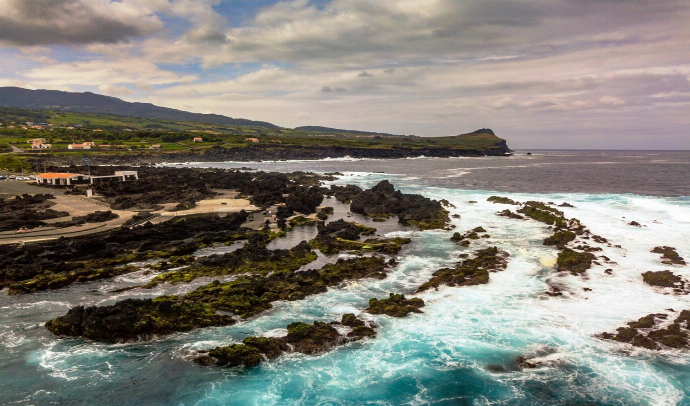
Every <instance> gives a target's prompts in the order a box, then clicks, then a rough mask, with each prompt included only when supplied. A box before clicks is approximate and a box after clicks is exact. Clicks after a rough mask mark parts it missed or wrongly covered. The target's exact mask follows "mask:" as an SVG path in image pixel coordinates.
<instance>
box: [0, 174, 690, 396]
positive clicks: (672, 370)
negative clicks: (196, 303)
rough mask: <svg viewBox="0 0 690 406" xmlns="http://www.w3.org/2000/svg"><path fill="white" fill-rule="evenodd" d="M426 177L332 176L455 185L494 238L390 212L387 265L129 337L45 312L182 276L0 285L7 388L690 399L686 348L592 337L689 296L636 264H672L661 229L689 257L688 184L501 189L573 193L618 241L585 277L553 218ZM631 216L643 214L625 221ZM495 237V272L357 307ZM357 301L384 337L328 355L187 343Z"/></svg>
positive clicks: (269, 330)
mask: <svg viewBox="0 0 690 406" xmlns="http://www.w3.org/2000/svg"><path fill="white" fill-rule="evenodd" d="M443 164H444V165H446V164H447V161H444V163H443ZM280 165H289V164H285V163H281V164H280ZM295 165H299V164H295ZM302 166H304V164H302ZM302 169H304V168H302ZM420 178H423V176H411V174H409V173H405V174H379V173H372V172H352V171H351V172H346V173H344V176H343V177H342V178H341V179H340V180H339V181H338V182H337V183H343V184H345V183H356V184H360V185H362V186H370V185H373V184H375V183H376V182H378V181H379V180H381V179H390V180H391V181H392V182H393V183H394V184H395V185H396V186H397V187H398V188H400V189H402V190H403V191H404V192H406V193H422V194H424V195H425V196H428V197H432V198H435V199H443V198H445V199H448V200H449V201H450V202H451V203H453V204H455V205H456V206H457V208H456V209H452V210H451V213H452V214H454V213H457V214H459V215H460V216H461V218H460V219H453V224H454V225H455V226H456V230H454V231H461V232H462V231H465V230H468V229H470V228H474V227H476V226H483V227H484V228H485V229H486V230H487V232H488V233H489V234H490V235H491V238H489V239H487V240H482V241H481V242H478V243H473V244H472V245H471V246H470V247H468V248H462V247H459V246H457V245H456V244H453V243H451V242H450V241H449V237H450V235H451V234H452V232H453V231H425V232H419V231H416V230H413V229H410V228H398V227H396V226H395V225H394V224H387V225H385V226H383V227H381V230H384V231H385V232H387V233H389V234H388V235H401V236H409V237H411V238H412V239H413V243H412V244H410V245H409V246H407V247H406V248H404V250H403V251H402V252H401V253H400V258H399V264H398V265H397V267H396V268H395V269H394V270H393V271H392V272H391V273H390V274H389V276H388V277H387V278H386V279H384V280H361V281H358V282H352V283H347V284H345V285H342V286H339V287H337V288H334V289H330V290H329V291H328V292H327V293H324V294H321V295H316V296H313V297H310V298H308V299H307V300H304V301H297V302H288V303H279V304H277V306H275V308H274V309H272V310H271V311H269V312H267V313H264V314H262V315H260V316H257V317H255V318H252V319H250V320H247V321H246V322H242V323H239V324H237V325H234V326H231V327H223V328H210V329H201V330H197V331H193V332H189V333H184V334H176V335H173V336H170V337H167V338H164V339H160V340H155V341H151V342H144V343H134V344H124V345H123V344H119V345H108V344H99V343H93V342H89V341H84V340H76V339H57V338H56V337H54V336H52V335H51V334H50V333H49V332H47V331H46V330H45V329H44V328H43V327H42V324H43V323H44V322H45V321H46V320H48V319H50V318H53V317H55V316H59V315H62V314H64V313H65V312H66V311H67V310H68V309H69V308H70V307H72V306H74V305H76V304H80V303H81V304H107V303H113V302H114V301H116V300H118V299H121V298H124V297H131V296H137V297H143V296H152V295H158V294H164V293H175V292H176V291H179V289H182V288H181V287H172V288H171V287H165V286H163V287H160V288H158V289H159V290H157V291H154V292H150V291H146V292H140V291H137V290H134V291H130V292H127V293H123V294H120V295H119V296H117V297H113V296H112V295H111V294H109V293H107V292H108V291H109V290H111V289H112V288H113V287H117V286H125V285H133V284H137V283H141V281H143V280H147V278H150V276H148V277H147V276H144V275H141V274H134V275H129V276H123V277H120V278H117V279H115V280H111V281H100V282H94V283H88V284H81V285H75V286H72V287H70V288H67V289H62V290H58V291H54V292H47V293H39V294H34V295H30V296H7V295H6V294H5V293H4V292H2V293H0V310H1V315H0V345H1V346H0V376H1V379H0V403H3V404H36V405H49V404H60V405H72V404H74V405H81V404H83V405H93V404H98V405H144V404H147V405H148V404H150V405H428V404H430V405H588V404H594V405H676V404H677V405H688V404H690V400H689V399H690V398H689V396H688V395H690V364H689V361H690V357H689V356H688V355H687V353H686V352H677V351H662V352H652V351H647V350H640V349H633V348H632V347H628V346H626V345H623V344H618V343H613V342H608V341H602V340H600V339H598V338H596V337H595V335H596V334H598V333H601V332H605V331H615V329H616V328H617V327H621V326H623V325H624V324H625V323H626V322H628V321H631V320H633V319H637V318H639V317H641V316H643V315H646V314H649V313H656V312H666V313H669V314H671V313H670V312H669V311H668V310H666V309H674V311H676V312H678V311H680V310H682V309H688V308H690V307H689V306H688V304H690V298H688V296H677V295H669V294H664V292H663V291H659V290H655V289H654V288H651V287H650V286H648V285H646V284H644V283H643V282H642V278H641V276H640V274H641V273H642V272H645V271H648V270H662V269H669V266H665V265H662V264H661V263H660V262H659V260H658V255H657V254H652V253H650V252H649V250H650V249H651V248H652V247H654V246H656V245H670V246H674V247H676V248H677V249H678V252H679V254H680V255H681V256H683V257H685V258H686V259H687V258H690V244H688V243H689V242H690V199H688V198H684V197H655V196H642V195H638V194H630V193H624V194H599V193H598V194H592V193H581V192H578V193H563V192H558V193H515V192H507V193H506V192H502V193H501V195H505V196H509V197H511V198H513V199H516V200H527V199H533V200H534V199H536V200H542V201H554V202H556V203H560V202H562V201H567V202H569V203H571V204H573V205H574V206H575V208H563V211H564V212H565V213H566V215H567V216H568V217H577V218H579V219H580V220H581V221H582V222H583V223H584V224H585V225H587V226H588V227H589V228H590V230H591V231H592V232H593V233H595V234H598V235H601V236H604V237H606V238H607V239H609V241H610V242H611V243H612V244H619V245H621V248H615V247H608V246H605V245H598V244H595V243H592V245H594V246H601V247H602V249H603V252H601V253H600V254H602V255H606V256H608V257H609V258H610V259H611V260H612V261H614V262H616V264H615V265H611V264H605V263H602V265H601V266H594V267H593V268H592V269H591V270H589V271H588V272H587V276H586V277H575V276H572V275H569V274H567V275H566V274H560V273H557V272H555V271H554V270H553V269H552V264H553V262H554V260H555V255H556V251H555V250H554V249H553V248H551V247H545V246H543V245H541V242H542V240H543V239H544V238H545V237H546V236H547V235H548V234H549V233H548V230H547V229H546V228H545V227H544V226H543V225H541V224H540V223H537V222H534V221H525V222H522V221H516V220H512V219H506V218H503V217H499V216H496V215H495V212H496V211H498V210H502V209H504V208H505V207H506V206H501V205H493V204H492V203H489V202H486V198H487V197H488V196H490V195H492V194H495V192H493V191H484V190H470V189H460V188H452V187H442V186H439V185H438V184H436V183H434V182H426V181H424V179H420ZM469 201H477V202H478V203H476V204H470V203H468V202H469ZM341 212H342V211H341ZM355 219H357V218H356V217H355ZM631 220H636V221H638V222H639V223H641V224H643V225H645V227H642V228H634V227H630V226H628V225H626V223H627V222H629V221H631ZM308 234H309V233H308V232H307V231H305V232H303V233H302V234H300V237H303V236H305V235H308ZM286 245H289V243H286ZM488 245H496V246H498V247H499V248H501V249H503V250H505V251H507V252H508V253H509V254H510V259H509V265H508V268H507V269H506V270H505V271H503V272H499V273H494V274H492V275H491V281H490V283H489V284H487V285H481V286H473V287H463V288H450V287H445V288H441V289H439V290H438V291H428V292H425V293H424V294H421V295H419V297H421V298H423V299H424V301H425V302H426V306H425V307H424V308H423V309H422V310H423V311H424V313H423V314H412V315H410V316H408V317H406V318H402V319H396V318H391V317H388V316H378V315H377V316H374V315H369V314H366V313H363V309H365V308H366V307H367V302H368V300H369V299H370V298H372V297H383V296H385V295H387V294H388V293H389V292H401V293H406V294H411V292H413V291H414V290H415V289H416V287H418V286H419V285H420V284H421V283H423V282H425V281H426V280H428V278H429V277H430V275H431V274H432V273H433V272H434V271H435V270H437V269H439V268H442V267H444V266H448V265H450V264H453V263H455V262H456V261H458V255H459V254H461V253H463V252H471V251H474V250H476V249H478V248H481V247H484V246H488ZM605 268H612V269H613V270H614V272H613V274H612V275H607V274H606V273H604V269H605ZM688 268H689V267H674V268H673V272H674V273H676V274H680V275H683V276H685V277H690V269H688ZM550 284H556V285H558V286H560V287H561V288H562V289H563V290H564V292H565V294H564V296H562V297H549V296H547V295H545V294H544V293H545V292H546V291H547V290H548V287H549V285H550ZM585 287H586V288H589V289H592V290H591V291H585V290H584V288H585ZM350 312H352V313H356V314H359V315H361V317H365V318H367V319H371V320H374V321H375V322H376V323H377V324H378V325H379V328H378V335H377V337H376V338H375V339H367V340H363V341H360V342H356V343H351V344H348V345H345V346H342V347H339V348H337V349H335V350H334V351H331V352H329V353H326V354H322V355H319V356H305V355H297V354H293V355H288V356H284V357H281V358H279V359H277V360H274V361H271V362H268V363H265V364H263V365H261V366H259V367H257V368H254V369H251V370H240V369H222V368H207V367H201V366H198V365H195V364H193V363H192V362H190V361H189V359H188V358H189V355H190V351H192V350H195V349H208V348H212V347H214V346H217V345H221V344H223V345H226V344H229V343H232V342H236V341H239V340H241V339H242V338H243V337H246V336H248V335H262V334H268V335H280V334H281V332H283V331H284V330H283V329H284V327H285V326H286V325H287V324H289V323H290V322H293V321H298V320H299V321H306V320H323V321H330V320H334V319H337V318H339V317H340V315H342V314H343V313H350ZM517 356H525V357H527V358H530V359H532V360H533V361H542V365H543V366H542V367H540V368H535V369H523V370H519V369H517V368H515V362H514V361H515V358H516V357H517Z"/></svg>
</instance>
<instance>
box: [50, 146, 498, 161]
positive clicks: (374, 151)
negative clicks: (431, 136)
mask: <svg viewBox="0 0 690 406" xmlns="http://www.w3.org/2000/svg"><path fill="white" fill-rule="evenodd" d="M510 153H511V150H510V149H509V148H508V145H507V144H506V142H505V141H502V142H499V143H497V144H496V145H495V146H493V147H491V148H483V149H456V148H411V147H404V146H400V147H394V148H385V149H384V148H352V147H340V146H334V147H318V146H314V147H310V146H298V145H294V146H292V145H285V146H280V147H278V146H264V145H251V146H247V147H241V148H224V147H213V148H209V149H206V150H200V151H198V152H179V153H176V152H169V153H161V152H136V153H135V152H130V153H128V154H126V155H109V154H99V155H97V156H96V157H95V159H97V161H98V162H99V164H101V165H153V164H161V163H168V162H170V163H172V162H224V161H232V162H260V161H293V160H318V159H326V158H345V157H350V158H356V159H359V158H362V159H402V158H418V157H422V156H424V157H428V158H454V157H480V156H504V155H506V154H510ZM49 161H50V162H51V163H52V164H63V165H64V164H69V163H71V162H72V161H73V159H71V158H70V157H59V156H52V157H50V158H49Z"/></svg>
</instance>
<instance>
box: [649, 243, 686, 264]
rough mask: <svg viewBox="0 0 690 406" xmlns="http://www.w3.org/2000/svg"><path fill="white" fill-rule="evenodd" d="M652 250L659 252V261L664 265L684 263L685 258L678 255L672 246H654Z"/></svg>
mask: <svg viewBox="0 0 690 406" xmlns="http://www.w3.org/2000/svg"><path fill="white" fill-rule="evenodd" d="M652 252H653V253H655V254H661V263H662V264H666V265H686V263H685V259H683V257H681V256H680V255H678V252H676V249H675V248H673V247H666V246H663V247H654V249H652Z"/></svg>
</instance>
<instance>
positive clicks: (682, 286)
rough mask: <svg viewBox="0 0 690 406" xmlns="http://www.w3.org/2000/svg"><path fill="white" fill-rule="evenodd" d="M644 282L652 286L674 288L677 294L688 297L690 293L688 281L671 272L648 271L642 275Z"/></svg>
mask: <svg viewBox="0 0 690 406" xmlns="http://www.w3.org/2000/svg"><path fill="white" fill-rule="evenodd" d="M642 280H643V281H644V283H646V284H647V285H650V286H656V287H660V288H672V289H673V291H674V292H675V293H679V294H686V295H687V294H688V293H690V290H688V289H687V287H688V284H687V283H686V281H685V280H683V278H682V277H680V276H679V275H675V274H674V273H673V272H671V271H658V272H653V271H647V272H645V273H643V274H642Z"/></svg>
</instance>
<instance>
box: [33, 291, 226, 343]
mask: <svg viewBox="0 0 690 406" xmlns="http://www.w3.org/2000/svg"><path fill="white" fill-rule="evenodd" d="M234 322H235V321H234V320H233V319H232V317H230V316H224V315H219V314H216V313H215V311H214V310H213V309H212V307H211V306H209V305H207V304H204V303H192V302H188V301H173V300H157V299H154V300H152V299H126V300H122V301H120V302H117V303H116V304H114V305H112V306H102V307H98V306H92V307H86V308H85V307H84V306H77V307H74V308H72V309H71V310H70V311H69V312H68V313H67V314H66V315H64V316H62V317H58V318H56V319H53V320H50V321H48V322H47V323H46V328H47V329H48V330H49V331H51V332H52V333H54V334H57V335H64V336H78V337H84V338H88V339H92V340H96V341H111V342H127V341H135V340H140V339H145V340H148V339H151V338H153V337H155V336H156V335H165V334H170V333H173V332H177V331H189V330H192V329H195V328H200V327H209V326H222V325H229V324H233V323H234Z"/></svg>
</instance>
